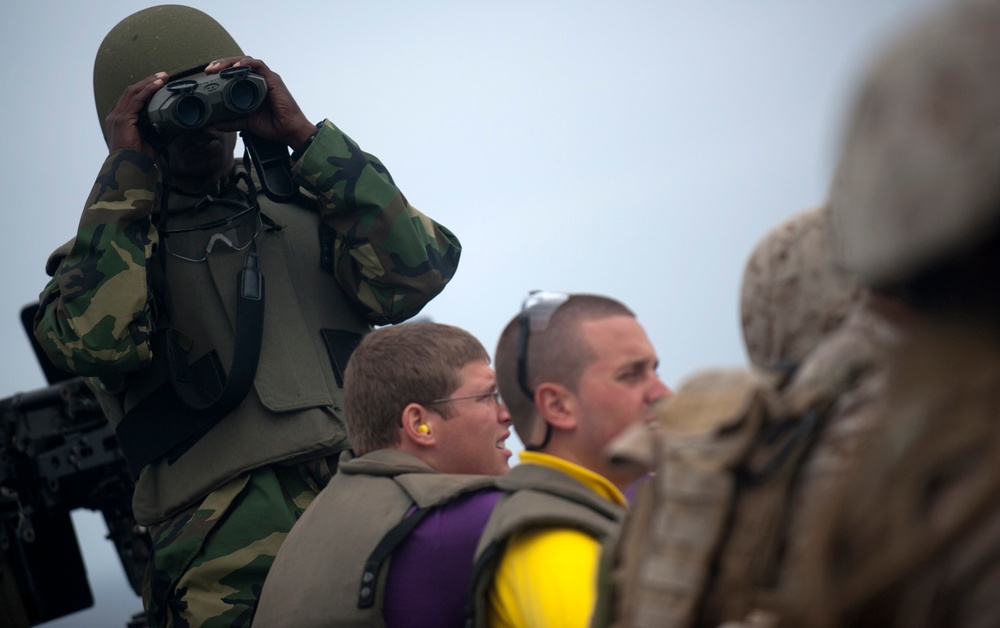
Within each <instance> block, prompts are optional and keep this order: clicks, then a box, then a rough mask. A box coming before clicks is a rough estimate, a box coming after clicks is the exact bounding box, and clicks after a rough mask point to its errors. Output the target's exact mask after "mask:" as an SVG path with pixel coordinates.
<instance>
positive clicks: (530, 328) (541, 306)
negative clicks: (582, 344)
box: [517, 290, 569, 401]
mask: <svg viewBox="0 0 1000 628" xmlns="http://www.w3.org/2000/svg"><path fill="white" fill-rule="evenodd" d="M568 299H569V295H568V294H566V293H564V292H546V291H544V290H532V291H531V292H530V293H528V296H527V298H526V299H525V300H524V303H522V304H521V315H520V316H519V317H518V329H519V331H520V333H519V334H518V340H517V384H518V385H519V386H520V387H521V391H522V392H523V393H524V394H525V395H526V396H527V397H528V399H531V400H532V401H534V399H535V390H534V389H533V388H531V387H530V386H528V336H530V335H531V332H535V333H536V334H539V333H541V332H543V331H545V328H546V327H548V326H549V321H550V320H551V319H552V315H553V314H555V313H556V310H558V309H559V308H560V307H561V306H562V304H563V303H565V302H566V301H567V300H568Z"/></svg>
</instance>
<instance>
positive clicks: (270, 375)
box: [100, 193, 370, 525]
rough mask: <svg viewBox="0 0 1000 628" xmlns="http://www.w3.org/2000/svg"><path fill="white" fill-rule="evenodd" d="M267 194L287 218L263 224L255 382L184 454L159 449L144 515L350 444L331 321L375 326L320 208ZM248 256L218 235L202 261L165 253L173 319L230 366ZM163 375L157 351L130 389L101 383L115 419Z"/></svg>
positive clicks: (274, 212) (142, 500)
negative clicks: (344, 271) (350, 284)
mask: <svg viewBox="0 0 1000 628" xmlns="http://www.w3.org/2000/svg"><path fill="white" fill-rule="evenodd" d="M258 202H259V203H260V206H261V211H262V212H263V214H265V215H267V216H268V217H270V218H271V219H272V220H273V221H274V222H275V223H277V224H278V225H280V226H281V230H280V231H273V230H269V229H268V228H267V225H266V224H265V225H264V227H263V228H262V229H261V232H260V234H259V235H258V236H257V251H258V254H259V256H260V266H261V270H262V272H263V275H264V278H265V305H264V330H263V340H262V345H261V355H260V363H259V365H258V367H257V374H256V377H255V379H254V385H253V390H252V391H251V393H250V394H249V395H247V397H246V399H244V401H243V402H242V403H241V404H240V405H239V407H238V408H237V409H236V410H235V411H234V412H232V413H230V414H229V415H228V416H226V417H224V418H222V419H221V420H220V421H219V422H218V424H216V425H215V427H214V428H213V429H212V430H211V431H209V432H208V433H207V434H205V435H204V436H203V437H201V438H200V439H199V440H198V441H197V442H196V443H195V444H194V445H193V446H191V447H190V449H189V450H188V451H186V452H185V453H184V454H183V455H181V456H180V457H179V459H177V460H176V461H175V462H173V463H168V462H167V461H166V460H165V459H163V458H161V459H160V460H157V461H155V462H153V463H151V464H149V465H147V466H146V467H145V468H144V469H143V471H142V472H141V474H140V475H139V478H138V480H137V482H136V490H135V496H134V499H133V510H134V512H135V516H136V520H137V521H138V522H139V523H140V524H143V525H148V524H151V523H155V522H157V521H160V520H162V519H164V518H166V517H167V516H169V515H170V514H172V513H174V512H176V511H178V510H180V509H182V508H184V507H185V506H188V505H190V504H192V503H193V502H195V501H196V500H198V499H199V498H201V497H202V496H204V495H205V494H207V493H208V492H210V491H211V490H213V489H214V488H216V487H218V486H220V485H222V484H224V483H225V482H227V481H229V480H231V479H232V478H234V477H236V476H237V475H239V474H240V473H243V472H245V471H247V470H250V469H253V468H256V467H260V466H263V465H266V464H271V463H278V462H285V461H291V460H296V459H308V458H314V457H319V456H323V455H329V454H332V453H335V452H337V451H340V450H342V449H345V448H346V447H347V446H348V442H347V434H346V430H345V428H344V425H343V420H342V419H343V393H342V391H341V389H340V385H339V384H338V382H337V376H336V375H335V373H334V368H333V366H332V363H331V359H330V357H329V355H328V352H327V348H326V347H325V345H324V338H323V335H322V330H341V331H348V332H353V333H355V334H359V335H360V334H364V333H366V332H367V331H368V330H369V329H370V327H369V325H368V324H367V322H366V321H365V320H364V317H363V316H362V315H361V314H360V313H359V312H358V311H357V310H356V309H355V308H354V307H353V306H352V305H351V303H350V302H349V301H348V298H347V296H346V295H345V294H344V291H343V289H342V288H341V287H340V285H339V284H338V283H337V281H336V279H335V278H334V276H333V275H332V274H330V273H328V272H326V271H324V270H323V269H322V268H321V267H320V246H319V228H318V225H319V217H318V214H317V212H316V211H315V210H314V209H312V208H309V207H304V206H301V205H297V204H283V203H273V202H271V201H270V200H268V199H267V198H266V197H265V196H264V195H263V194H262V193H261V194H259V195H258ZM243 258H244V252H243V251H232V250H230V249H227V248H226V247H225V246H217V247H216V249H213V252H212V254H211V255H209V256H208V259H207V261H205V262H200V263H195V262H188V261H184V260H180V259H177V258H174V257H172V256H170V255H167V262H166V275H167V278H168V279H167V281H168V282H169V289H170V293H171V297H172V301H173V307H172V311H173V318H172V326H173V328H175V329H177V330H179V331H180V332H181V333H183V334H184V335H185V336H186V337H188V338H190V339H191V341H192V345H191V349H190V351H189V354H188V355H189V361H194V360H195V359H196V358H198V357H199V356H201V355H203V354H205V353H207V352H208V351H210V350H211V349H215V350H216V351H217V352H218V354H219V357H220V359H221V362H222V364H223V365H224V367H225V368H226V369H228V368H229V362H230V360H231V357H232V352H233V339H234V334H235V329H236V276H237V274H238V272H239V271H240V269H241V268H242V265H243ZM151 263H158V262H156V261H155V260H154V261H153V262H151ZM165 382H167V378H166V369H165V361H164V359H163V356H162V355H159V356H154V360H153V366H152V368H150V369H148V370H146V371H142V372H140V373H137V374H134V375H132V376H130V379H129V381H128V386H127V389H126V391H125V392H124V393H123V394H120V395H113V396H110V395H107V394H101V395H100V398H101V403H102V406H103V408H104V410H105V413H106V414H107V416H108V419H109V421H110V422H111V424H112V426H116V427H117V425H118V423H119V422H120V421H121V420H122V417H123V416H124V413H125V412H127V411H128V410H129V409H130V408H132V407H133V406H134V405H135V404H137V403H139V402H140V401H142V400H143V399H144V398H145V397H146V396H148V395H149V394H151V392H152V391H154V390H155V389H156V388H157V387H158V386H160V385H162V384H164V383H165ZM167 385H169V383H167ZM177 411H178V412H183V409H181V408H178V410H177Z"/></svg>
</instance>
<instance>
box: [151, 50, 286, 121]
mask: <svg viewBox="0 0 1000 628" xmlns="http://www.w3.org/2000/svg"><path fill="white" fill-rule="evenodd" d="M266 96H267V84H266V83H265V82H264V77H262V76H260V75H259V74H253V73H252V72H250V68H248V67H238V68H226V69H225V70H222V71H221V72H219V73H218V74H205V73H204V72H199V73H198V74H192V75H190V76H185V77H183V78H180V79H177V80H175V81H170V82H169V83H167V84H166V85H164V86H163V87H162V88H160V89H159V90H158V91H157V92H156V93H155V94H153V97H152V98H150V99H149V104H148V105H147V106H146V113H147V115H148V117H149V122H150V123H151V124H152V125H153V128H155V129H156V130H157V132H159V134H160V135H161V136H173V135H178V134H180V133H184V132H186V131H193V130H195V129H200V128H202V127H204V126H208V125H210V124H215V123H216V122H223V121H226V120H235V119H237V118H242V117H243V116H245V115H247V114H249V113H251V112H252V111H254V110H255V109H257V108H258V107H260V106H261V105H262V104H263V103H264V98H265V97H266Z"/></svg>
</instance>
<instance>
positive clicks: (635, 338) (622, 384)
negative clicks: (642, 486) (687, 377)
mask: <svg viewBox="0 0 1000 628" xmlns="http://www.w3.org/2000/svg"><path fill="white" fill-rule="evenodd" d="M581 332H582V335H583V337H584V338H585V339H586V340H587V342H588V343H589V344H590V347H591V350H592V351H593V354H594V356H595V358H594V360H593V361H592V362H591V363H590V364H589V365H588V366H587V368H586V369H584V371H583V373H582V375H581V377H580V382H579V385H578V386H577V389H576V392H575V393H574V397H575V398H576V401H577V403H576V404H575V408H576V412H577V415H578V416H577V429H578V430H579V435H578V436H579V440H578V443H577V446H578V447H579V448H580V450H581V451H580V452H579V454H580V459H581V461H583V462H585V463H586V465H587V466H588V467H589V468H591V470H593V471H596V472H598V473H600V474H601V475H604V476H605V477H607V478H608V479H609V480H611V481H612V482H613V483H614V484H616V485H618V486H620V487H622V486H627V485H628V484H630V483H631V482H632V481H633V480H634V479H635V478H634V477H631V476H627V477H618V475H620V474H621V472H620V471H618V470H616V469H613V468H611V467H610V466H609V465H608V464H607V463H606V462H605V461H604V456H603V452H604V449H605V447H607V445H608V443H610V442H611V441H612V440H613V439H614V438H615V437H616V436H618V435H619V434H621V433H622V432H623V431H624V430H625V429H626V428H628V427H630V426H632V425H635V424H637V423H644V422H649V421H652V420H653V418H654V416H653V407H654V405H655V404H656V402H658V401H660V400H661V399H664V398H666V397H668V396H669V395H670V389H669V388H668V387H667V385H666V384H664V383H663V381H662V380H660V377H659V375H657V374H656V368H657V366H658V360H657V357H656V351H655V350H654V349H653V345H652V344H651V343H650V342H649V338H647V337H646V332H645V330H644V329H643V328H642V326H641V325H640V324H639V321H637V320H636V319H634V318H632V317H630V316H612V317H610V318H604V319H600V320H593V321H585V322H583V323H581Z"/></svg>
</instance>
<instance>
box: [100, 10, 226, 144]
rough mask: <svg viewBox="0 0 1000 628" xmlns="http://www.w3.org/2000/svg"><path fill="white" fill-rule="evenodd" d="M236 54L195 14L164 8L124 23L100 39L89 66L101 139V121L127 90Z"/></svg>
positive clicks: (217, 28)
mask: <svg viewBox="0 0 1000 628" xmlns="http://www.w3.org/2000/svg"><path fill="white" fill-rule="evenodd" d="M241 54H243V51H242V50H241V49H240V47H239V45H238V44H237V43H236V41H235V40H234V39H233V38H232V36H231V35H230V34H229V33H228V32H226V29H224V28H222V25H220V24H219V23H218V22H216V21H215V20H214V19H212V17H211V16H209V15H207V14H205V13H203V12H201V11H199V10H198V9H193V8H191V7H186V6H182V5H177V4H165V5H160V6H155V7H150V8H148V9H143V10H142V11H139V12H137V13H133V14H132V15H130V16H128V17H126V18H125V19H123V20H122V21H121V22H119V23H118V24H116V25H115V27H114V28H112V29H111V31H110V32H109V33H108V34H107V35H106V36H105V37H104V41H103V42H101V47H100V48H99V49H98V51H97V59H96V60H95V61H94V100H95V101H96V103H97V116H98V120H99V121H100V123H101V128H102V129H103V130H104V135H105V137H107V129H106V128H104V122H105V119H106V118H107V117H108V114H109V113H111V110H112V109H114V107H115V104H116V103H117V102H118V99H119V98H120V97H121V95H122V92H123V91H125V88H126V87H128V86H129V85H132V84H133V83H135V82H137V81H139V80H141V79H143V78H145V77H147V76H150V75H151V74H153V73H154V72H159V71H163V72H166V73H167V74H169V75H171V76H175V75H177V74H183V73H185V72H188V71H190V70H195V69H198V70H200V69H201V68H202V67H204V66H206V65H208V63H209V62H210V61H214V60H215V59H221V58H223V57H232V56H236V55H241Z"/></svg>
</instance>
